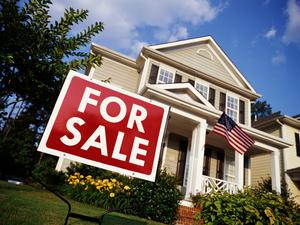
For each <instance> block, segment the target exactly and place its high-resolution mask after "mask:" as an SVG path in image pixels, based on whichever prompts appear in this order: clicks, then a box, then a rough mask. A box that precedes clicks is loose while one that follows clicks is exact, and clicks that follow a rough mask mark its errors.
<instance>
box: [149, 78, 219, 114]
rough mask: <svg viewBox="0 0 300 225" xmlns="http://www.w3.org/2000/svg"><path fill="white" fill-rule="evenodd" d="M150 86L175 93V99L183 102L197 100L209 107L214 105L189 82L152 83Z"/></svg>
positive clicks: (211, 107) (212, 107)
mask: <svg viewBox="0 0 300 225" xmlns="http://www.w3.org/2000/svg"><path fill="white" fill-rule="evenodd" d="M152 86H154V87H157V88H159V89H163V90H166V91H168V92H171V93H173V94H174V95H176V97H177V99H180V100H182V101H185V102H189V103H191V102H197V103H200V104H202V105H205V106H206V107H208V108H210V109H214V110H215V107H214V106H213V105H212V104H211V103H210V102H209V101H208V100H207V99H206V98H205V97H203V96H202V95H201V94H200V93H199V92H198V91H197V90H196V89H195V88H194V87H193V86H192V85H191V84H190V83H175V84H153V85H152Z"/></svg>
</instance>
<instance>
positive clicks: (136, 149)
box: [129, 137, 149, 166]
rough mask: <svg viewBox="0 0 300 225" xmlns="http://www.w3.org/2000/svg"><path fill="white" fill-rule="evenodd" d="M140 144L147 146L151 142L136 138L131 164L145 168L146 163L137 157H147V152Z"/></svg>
mask: <svg viewBox="0 0 300 225" xmlns="http://www.w3.org/2000/svg"><path fill="white" fill-rule="evenodd" d="M140 144H142V145H146V146H147V145H148V144H149V141H148V140H145V139H143V138H139V137H135V139H134V142H133V147H132V152H131V156H130V159H129V162H130V163H133V164H136V165H139V166H144V163H145V161H144V160H140V159H138V158H137V155H144V156H145V155H146V154H147V151H146V150H144V149H141V148H140Z"/></svg>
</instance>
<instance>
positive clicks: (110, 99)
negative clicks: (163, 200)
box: [38, 71, 169, 181]
mask: <svg viewBox="0 0 300 225" xmlns="http://www.w3.org/2000/svg"><path fill="white" fill-rule="evenodd" d="M168 113H169V107H168V106H166V105H163V104H161V103H158V102H154V101H151V100H150V99H147V98H144V97H142V96H139V95H137V94H133V93H131V92H128V91H124V90H122V89H119V88H115V87H113V86H111V85H109V84H106V83H101V82H96V81H94V80H90V78H88V77H86V76H84V75H82V74H79V73H76V72H74V71H70V72H69V74H68V76H67V78H66V80H65V83H64V85H63V88H62V90H61V93H60V95H59V97H58V99H57V102H56V104H55V107H54V109H53V112H52V114H51V117H50V119H49V122H48V124H47V127H46V129H45V132H44V134H43V137H42V140H41V142H40V145H39V147H38V151H41V152H45V153H48V154H51V155H56V156H59V157H64V158H68V159H70V160H74V161H77V162H80V163H85V164H88V165H91V166H95V167H100V168H103V169H107V170H111V171H114V172H119V173H122V174H126V175H129V176H133V177H137V178H141V179H145V180H149V181H154V180H155V175H156V170H157V164H158V160H159V155H160V150H161V143H162V139H163V134H164V130H165V127H166V122H167V118H168Z"/></svg>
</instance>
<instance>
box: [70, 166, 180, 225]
mask: <svg viewBox="0 0 300 225" xmlns="http://www.w3.org/2000/svg"><path fill="white" fill-rule="evenodd" d="M76 172H78V174H84V175H87V174H88V175H91V176H92V177H93V178H94V179H101V180H102V181H103V180H105V179H108V180H110V181H111V179H116V180H117V181H118V182H121V183H123V184H124V185H125V184H126V185H128V186H129V187H130V191H129V192H127V193H126V195H124V194H120V193H119V192H118V193H116V194H115V196H114V198H111V197H109V194H110V193H111V192H105V191H102V192H100V191H99V190H97V191H95V187H93V188H88V189H87V190H86V191H84V189H85V188H86V182H85V181H84V184H85V185H76V186H75V188H74V182H72V183H71V185H72V186H73V188H71V189H69V193H70V196H71V197H73V198H75V199H77V200H79V201H82V202H85V203H89V204H92V205H96V206H100V207H104V208H115V209H118V210H119V211H121V212H125V213H129V214H134V215H137V216H140V217H143V218H147V219H151V220H155V221H159V222H163V223H167V224H171V223H172V222H173V221H174V220H175V219H176V214H177V207H178V204H179V201H180V200H181V199H182V195H181V193H180V191H179V190H178V189H177V183H176V179H175V177H173V176H171V175H168V174H167V173H166V171H160V172H158V174H157V177H156V181H155V182H150V181H145V180H141V179H135V178H133V179H132V178H129V177H126V176H121V175H119V174H116V173H112V172H110V171H105V170H102V169H97V168H94V167H90V166H87V165H83V164H72V165H71V166H70V167H69V168H68V174H69V177H70V176H72V175H73V174H74V173H76ZM78 174H77V175H78ZM84 177H85V176H82V179H85V178H84ZM80 182H81V180H80V179H78V181H77V183H78V184H80ZM96 187H97V186H96ZM114 193H115V192H114ZM121 193H122V192H121ZM141 209H142V210H141Z"/></svg>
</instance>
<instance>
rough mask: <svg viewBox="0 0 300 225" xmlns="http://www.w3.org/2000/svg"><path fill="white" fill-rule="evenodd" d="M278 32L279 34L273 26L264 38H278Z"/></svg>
mask: <svg viewBox="0 0 300 225" xmlns="http://www.w3.org/2000/svg"><path fill="white" fill-rule="evenodd" d="M276 32H277V30H276V29H275V27H273V26H272V27H271V28H270V30H268V31H267V32H266V33H265V35H264V37H265V38H273V37H275V36H276Z"/></svg>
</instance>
